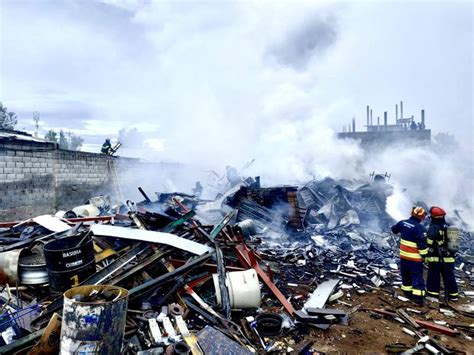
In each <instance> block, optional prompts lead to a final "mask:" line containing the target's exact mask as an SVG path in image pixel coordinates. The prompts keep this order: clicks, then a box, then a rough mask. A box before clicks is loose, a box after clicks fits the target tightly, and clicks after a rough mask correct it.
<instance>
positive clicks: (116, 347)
mask: <svg viewBox="0 0 474 355" xmlns="http://www.w3.org/2000/svg"><path fill="white" fill-rule="evenodd" d="M127 306H128V291H127V290H126V289H124V288H122V287H117V286H111V285H86V286H79V287H74V288H72V289H70V290H68V291H66V292H65V293H64V307H63V319H62V324H61V350H60V353H61V354H110V355H112V354H120V352H121V348H122V341H123V336H124V333H125V321H126V318H127Z"/></svg>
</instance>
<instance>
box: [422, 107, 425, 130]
mask: <svg viewBox="0 0 474 355" xmlns="http://www.w3.org/2000/svg"><path fill="white" fill-rule="evenodd" d="M421 129H425V110H421Z"/></svg>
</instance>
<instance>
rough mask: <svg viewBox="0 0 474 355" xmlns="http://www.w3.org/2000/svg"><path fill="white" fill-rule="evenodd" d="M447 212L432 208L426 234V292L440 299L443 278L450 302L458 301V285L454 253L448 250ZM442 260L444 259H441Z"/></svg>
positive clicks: (435, 207)
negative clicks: (455, 275) (455, 274)
mask: <svg viewBox="0 0 474 355" xmlns="http://www.w3.org/2000/svg"><path fill="white" fill-rule="evenodd" d="M445 216H446V212H445V211H444V210H443V209H442V208H441V207H437V206H433V207H431V208H430V217H431V223H430V226H429V227H428V232H427V234H426V237H427V243H428V248H429V249H428V256H427V257H426V260H425V261H426V262H428V278H427V280H426V292H427V293H428V295H430V296H434V297H436V298H438V297H439V289H440V281H441V276H443V282H444V290H445V294H446V297H447V298H448V300H450V301H457V300H458V295H459V294H458V285H457V283H456V278H455V277H454V261H455V260H454V257H455V255H454V252H452V251H450V250H448V241H447V236H448V227H449V225H448V224H447V223H446V221H445ZM441 258H442V259H441Z"/></svg>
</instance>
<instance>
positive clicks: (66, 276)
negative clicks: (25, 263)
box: [44, 235, 96, 292]
mask: <svg viewBox="0 0 474 355" xmlns="http://www.w3.org/2000/svg"><path fill="white" fill-rule="evenodd" d="M44 257H45V260H46V267H47V269H48V278H49V284H50V287H51V291H52V292H64V291H66V290H67V289H70V288H71V287H75V286H78V285H79V284H80V283H81V282H82V281H84V280H85V279H87V278H88V277H89V276H91V275H92V274H94V273H95V271H96V270H95V258H94V244H93V242H92V238H91V237H89V236H87V237H84V236H82V235H79V236H74V237H68V238H62V239H57V240H53V241H51V242H49V243H48V244H46V245H45V246H44Z"/></svg>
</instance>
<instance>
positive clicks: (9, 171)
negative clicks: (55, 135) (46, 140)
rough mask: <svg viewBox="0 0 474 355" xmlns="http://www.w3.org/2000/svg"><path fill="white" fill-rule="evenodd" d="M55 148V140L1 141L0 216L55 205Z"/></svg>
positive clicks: (31, 212) (42, 209)
mask: <svg viewBox="0 0 474 355" xmlns="http://www.w3.org/2000/svg"><path fill="white" fill-rule="evenodd" d="M54 150H55V146H54V145H53V144H40V143H36V142H28V143H21V144H17V143H12V142H0V216H5V218H9V217H14V216H19V215H37V214H39V213H40V211H44V210H47V211H49V210H51V209H52V208H53V207H54V195H55V192H54ZM32 201H34V203H32Z"/></svg>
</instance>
